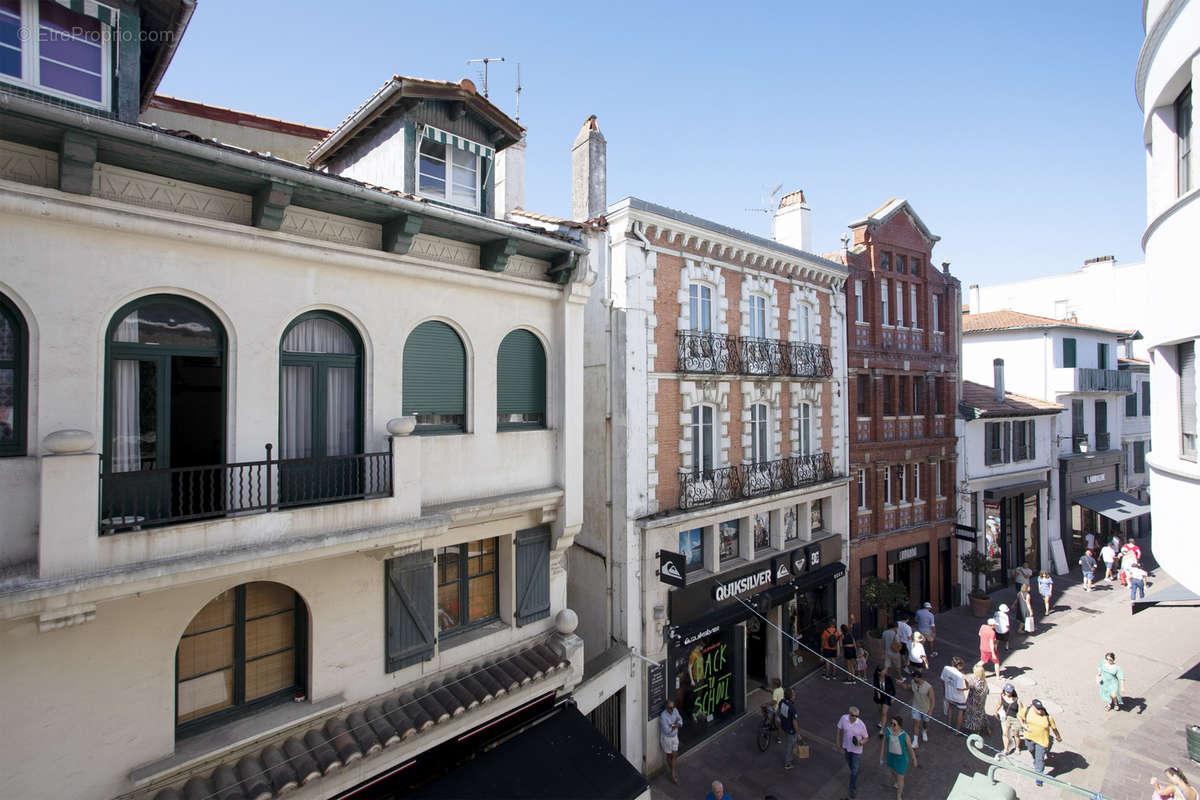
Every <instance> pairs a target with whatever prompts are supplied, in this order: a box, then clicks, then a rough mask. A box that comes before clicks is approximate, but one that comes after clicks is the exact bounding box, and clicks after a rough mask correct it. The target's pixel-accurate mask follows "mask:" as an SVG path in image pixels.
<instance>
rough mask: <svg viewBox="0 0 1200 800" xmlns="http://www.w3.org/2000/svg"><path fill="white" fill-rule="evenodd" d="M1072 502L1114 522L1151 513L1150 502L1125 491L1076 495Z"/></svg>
mask: <svg viewBox="0 0 1200 800" xmlns="http://www.w3.org/2000/svg"><path fill="white" fill-rule="evenodd" d="M1072 502H1074V503H1075V504H1076V505H1080V506H1083V507H1084V508H1090V509H1091V510H1092V511H1095V512H1096V513H1097V514H1101V515H1103V516H1105V517H1108V518H1109V519H1111V520H1112V521H1113V522H1124V521H1125V520H1127V519H1133V518H1134V517H1140V516H1142V515H1143V514H1149V513H1150V504H1149V503H1147V502H1146V501H1144V500H1138V499H1137V498H1136V497H1134V496H1133V495H1131V494H1125V492H1100V493H1099V494H1089V495H1088V496H1087V497H1076V498H1075V499H1074V500H1073V501H1072Z"/></svg>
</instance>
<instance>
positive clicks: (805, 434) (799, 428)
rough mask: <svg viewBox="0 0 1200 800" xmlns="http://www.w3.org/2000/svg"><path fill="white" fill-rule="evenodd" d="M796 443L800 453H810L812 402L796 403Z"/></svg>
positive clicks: (808, 454)
mask: <svg viewBox="0 0 1200 800" xmlns="http://www.w3.org/2000/svg"><path fill="white" fill-rule="evenodd" d="M796 445H797V448H798V450H799V453H800V455H802V456H810V455H812V403H809V402H801V403H798V404H797V405H796Z"/></svg>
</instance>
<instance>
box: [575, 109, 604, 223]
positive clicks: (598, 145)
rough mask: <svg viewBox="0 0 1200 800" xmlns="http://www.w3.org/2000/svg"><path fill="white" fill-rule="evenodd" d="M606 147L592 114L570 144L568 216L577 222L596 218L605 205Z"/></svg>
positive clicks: (601, 212)
mask: <svg viewBox="0 0 1200 800" xmlns="http://www.w3.org/2000/svg"><path fill="white" fill-rule="evenodd" d="M607 149H608V143H607V142H605V141H604V134H602V133H601V132H600V126H599V125H597V124H596V115H595V114H592V115H591V116H590V117H588V118H587V120H586V121H585V122H584V123H583V127H582V128H580V129H579V135H578V136H576V137H575V144H573V145H572V146H571V219H573V220H575V221H577V222H583V221H584V220H589V219H592V218H594V217H598V216H600V215H601V214H603V213H604V210H605V209H606V208H607V207H608V188H607V178H606V175H605V170H606V165H605V162H606V158H607V155H606V153H607Z"/></svg>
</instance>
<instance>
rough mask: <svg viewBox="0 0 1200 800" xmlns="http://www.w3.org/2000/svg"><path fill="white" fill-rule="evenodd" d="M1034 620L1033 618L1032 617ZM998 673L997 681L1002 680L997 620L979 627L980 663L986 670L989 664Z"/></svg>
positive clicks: (990, 620) (989, 621)
mask: <svg viewBox="0 0 1200 800" xmlns="http://www.w3.org/2000/svg"><path fill="white" fill-rule="evenodd" d="M1030 618H1031V619H1032V617H1030ZM989 662H990V663H991V664H993V665H994V666H993V667H992V668H993V669H994V670H995V671H996V679H997V680H999V679H1000V654H999V653H997V652H996V620H995V619H994V618H993V619H989V620H988V621H987V622H985V623H983V624H982V625H980V626H979V663H981V664H983V665H984V667H985V668H986V666H987V664H988V663H989Z"/></svg>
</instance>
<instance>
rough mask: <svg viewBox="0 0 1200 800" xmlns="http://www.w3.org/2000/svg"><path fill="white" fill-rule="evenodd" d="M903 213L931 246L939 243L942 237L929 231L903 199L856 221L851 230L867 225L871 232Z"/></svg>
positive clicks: (852, 223) (885, 205)
mask: <svg viewBox="0 0 1200 800" xmlns="http://www.w3.org/2000/svg"><path fill="white" fill-rule="evenodd" d="M901 211H903V212H904V213H905V214H906V215H907V216H908V218H909V220H910V221H911V222H912V225H913V227H914V228H916V229H917V231H918V232H919V233H920V234H921V235H922V236H924V237H925V239H926V240H928V241H929V243H930V244H934V243H935V242H938V241H940V240H941V238H942V237H940V236H935V235H934V234H933V232H932V231H930V230H929V228H928V226H926V225H925V223H924V222H922V221H921V218H920V217H919V216H917V212H916V211H913V208H912V206H911V205H909V204H908V201H907V200H905V199H903V198H900V199H897V198H895V197H893V198H891V199H890V200H888V201H887V202H886V203H884V204H883V205H881V206H880V207H879V208H877V209H875V210H874V211H872V212H871V213H870V214H868V215H867V216H865V217H863V218H862V219H856V220H854V221H853V222H851V223H850V225H849V227H850V228H861V227H862V226H864V225H865V226H867V228H868V229H869V230H871V231H874V230H875V229H876V228H878V227H879V226H881V225H883V223H885V222H887V221H888V220H889V219H891V218H892V217H894V216H895V215H896V214H899V213H900V212H901Z"/></svg>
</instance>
